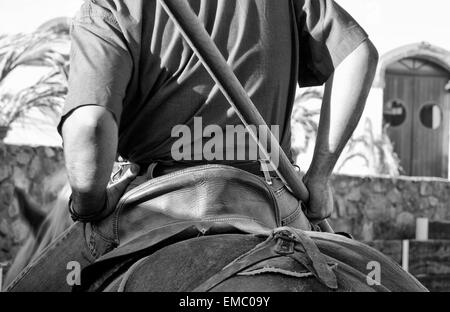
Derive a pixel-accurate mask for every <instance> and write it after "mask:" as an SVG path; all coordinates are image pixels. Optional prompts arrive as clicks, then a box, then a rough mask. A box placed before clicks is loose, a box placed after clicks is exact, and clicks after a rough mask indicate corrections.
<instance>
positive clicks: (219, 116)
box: [60, 0, 367, 163]
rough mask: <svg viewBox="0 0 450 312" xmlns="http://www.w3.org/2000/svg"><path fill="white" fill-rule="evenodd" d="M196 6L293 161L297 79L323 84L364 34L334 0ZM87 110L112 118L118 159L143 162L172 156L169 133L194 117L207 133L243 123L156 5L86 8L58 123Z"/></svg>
mask: <svg viewBox="0 0 450 312" xmlns="http://www.w3.org/2000/svg"><path fill="white" fill-rule="evenodd" d="M189 2H190V4H191V6H192V8H193V9H194V11H195V12H196V13H197V15H198V16H199V19H200V21H201V22H202V23H203V24H204V25H205V28H206V30H207V31H208V32H209V33H210V34H211V37H212V38H213V40H214V41H215V43H216V45H217V46H218V48H219V50H220V51H221V52H222V54H223V55H224V57H225V59H226V60H227V61H228V64H230V66H231V67H232V69H233V71H234V73H235V74H236V76H237V77H238V79H239V80H240V81H241V83H242V84H243V86H244V88H245V89H246V91H247V92H248V94H249V96H250V97H251V99H252V101H253V102H254V104H255V105H256V107H257V108H258V109H259V111H260V113H261V115H262V116H263V117H264V119H265V120H266V122H267V123H268V124H269V125H278V126H279V129H280V134H279V136H280V144H281V146H282V147H283V149H284V150H285V152H286V153H288V155H290V140H291V133H290V116H291V111H292V105H293V101H294V96H295V90H296V85H297V83H299V85H300V86H315V85H321V84H323V83H324V82H325V81H326V80H327V79H328V77H329V76H330V75H331V74H332V72H333V71H334V68H336V66H337V65H338V64H339V63H340V62H341V61H342V60H343V59H344V58H345V57H346V56H347V55H348V54H350V53H351V52H352V51H353V50H354V49H355V48H356V47H358V46H359V45H360V44H361V43H362V42H363V41H364V40H365V39H366V37H367V35H366V33H365V32H364V31H363V30H362V28H361V27H360V26H359V25H358V24H357V23H356V22H355V21H354V20H353V18H352V17H351V16H350V15H349V14H348V13H347V12H345V11H344V10H343V9H342V8H341V7H340V6H338V5H337V4H336V3H335V2H334V1H332V0H276V1H275V0H190V1H189ZM84 105H100V106H104V107H106V108H107V109H108V110H110V111H111V112H112V114H113V115H114V117H115V119H116V121H117V123H118V124H119V150H118V151H119V154H120V155H121V156H122V157H124V158H125V159H128V160H130V161H133V162H136V163H150V162H152V161H154V160H164V159H171V148H172V146H173V144H174V142H175V141H176V140H177V139H178V138H177V137H173V136H172V135H171V131H172V129H173V128H174V127H175V126H177V125H181V124H183V125H187V126H189V127H191V128H193V127H194V126H193V125H194V118H195V117H202V123H203V127H205V126H207V125H209V124H215V125H218V126H220V127H222V128H225V125H237V124H241V122H240V120H239V118H238V117H237V116H236V114H235V113H233V111H232V110H230V109H229V108H230V106H229V104H228V102H227V100H226V99H225V97H224V96H223V95H222V94H221V92H220V90H219V89H218V88H217V86H215V84H214V82H213V80H212V78H210V76H209V74H208V73H207V71H206V70H205V69H204V67H203V66H202V65H201V63H200V61H199V60H198V58H197V57H196V56H195V54H194V52H193V51H192V50H191V49H190V48H189V46H188V44H187V43H186V42H184V40H183V38H182V36H181V34H180V33H179V32H178V31H177V30H176V27H175V25H174V24H173V23H172V21H171V20H170V19H169V17H168V16H167V15H166V13H165V12H164V10H163V8H162V7H161V6H160V5H159V2H158V1H156V0H95V1H94V0H91V1H86V2H85V3H84V4H83V6H82V7H81V9H80V11H79V12H78V14H77V15H76V17H75V18H74V20H73V26H72V48H71V69H70V75H69V93H68V96H67V100H66V104H65V107H64V111H63V117H62V120H61V123H60V126H61V125H62V123H63V122H64V119H65V117H67V116H68V115H70V113H71V112H73V111H74V110H75V109H76V108H77V107H80V106H84ZM192 133H193V134H194V133H195V131H192ZM197 134H198V133H197ZM198 140H202V141H204V138H202V137H201V136H200V137H199V136H198V135H197V137H195V135H193V138H192V144H195V141H198ZM227 148H231V147H229V146H225V149H227ZM194 150H195V149H192V153H194ZM193 159H196V157H194V156H193Z"/></svg>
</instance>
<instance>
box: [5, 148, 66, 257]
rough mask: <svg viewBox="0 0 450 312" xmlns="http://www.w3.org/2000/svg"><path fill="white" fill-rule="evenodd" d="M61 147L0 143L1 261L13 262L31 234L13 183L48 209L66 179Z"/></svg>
mask: <svg viewBox="0 0 450 312" xmlns="http://www.w3.org/2000/svg"><path fill="white" fill-rule="evenodd" d="M63 167H64V164H63V155H62V151H61V149H58V148H51V147H35V148H32V147H27V146H15V145H4V144H2V143H1V142H0V262H5V261H10V260H11V259H12V258H13V257H14V255H15V253H16V251H17V249H18V248H19V247H20V246H21V243H23V241H24V240H25V238H26V237H27V235H28V226H27V225H26V224H25V223H24V222H23V221H22V219H21V218H20V213H19V208H18V205H17V201H16V200H15V196H14V186H15V185H16V186H18V187H21V188H23V189H25V190H27V191H28V194H30V196H31V197H32V198H33V199H34V200H35V201H36V202H37V203H39V204H42V208H43V209H45V203H49V202H51V201H53V200H54V199H55V198H56V193H57V192H58V189H59V187H61V183H62V180H63V179H64V175H65V174H64V171H63V170H62V169H63Z"/></svg>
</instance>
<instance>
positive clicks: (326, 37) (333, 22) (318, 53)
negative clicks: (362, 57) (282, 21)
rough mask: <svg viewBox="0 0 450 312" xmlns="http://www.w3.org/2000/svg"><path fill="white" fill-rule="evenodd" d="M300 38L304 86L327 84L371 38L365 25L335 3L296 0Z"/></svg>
mask: <svg viewBox="0 0 450 312" xmlns="http://www.w3.org/2000/svg"><path fill="white" fill-rule="evenodd" d="M294 10H295V16H296V23H297V27H298V35H299V53H300V55H299V73H298V74H299V76H298V83H299V85H300V87H309V86H318V85H322V84H323V83H325V82H326V81H327V80H328V78H329V77H330V76H331V74H332V73H333V72H334V70H335V68H336V67H337V66H338V65H339V64H340V63H341V62H342V61H343V60H344V59H345V58H346V57H347V56H348V55H349V54H350V53H351V52H353V51H354V50H355V49H356V48H357V47H358V46H359V45H360V44H361V43H362V42H363V41H365V40H366V39H367V37H368V36H367V34H366V32H365V31H364V30H363V29H362V28H361V26H360V25H359V24H358V23H357V22H356V21H355V20H354V19H353V17H352V16H350V14H348V13H347V12H346V11H345V10H344V9H343V8H342V7H340V6H339V5H338V4H337V3H336V2H334V1H333V0H294Z"/></svg>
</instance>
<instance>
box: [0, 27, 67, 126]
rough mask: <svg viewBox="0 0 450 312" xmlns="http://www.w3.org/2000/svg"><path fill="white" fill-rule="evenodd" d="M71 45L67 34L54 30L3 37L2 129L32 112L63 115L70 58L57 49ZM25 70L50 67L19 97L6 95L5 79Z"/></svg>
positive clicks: (0, 70) (0, 52)
mask: <svg viewBox="0 0 450 312" xmlns="http://www.w3.org/2000/svg"><path fill="white" fill-rule="evenodd" d="M68 42H69V37H68V35H67V33H65V32H61V31H58V32H55V31H52V30H50V31H37V32H34V33H31V34H17V35H9V36H5V35H3V36H0V126H3V127H9V126H10V124H11V123H12V122H13V121H15V120H17V118H19V117H20V116H22V115H23V114H24V113H26V112H27V111H29V110H30V109H31V108H37V109H40V110H43V111H44V112H45V113H48V112H53V113H55V114H58V113H59V112H60V110H61V107H62V102H63V100H64V97H65V95H66V93H67V77H68V69H69V55H68V53H66V52H62V51H61V49H58V47H60V46H62V45H65V44H67V43H68ZM22 66H43V67H48V68H49V72H48V73H47V74H46V75H45V76H44V77H41V78H40V79H39V80H38V81H37V83H36V84H34V85H32V86H29V87H26V88H24V89H22V90H20V91H19V92H17V93H16V94H11V93H10V92H8V91H3V88H2V87H3V85H4V82H5V78H6V77H8V75H9V74H11V73H12V72H13V71H14V70H15V69H17V68H19V67H22Z"/></svg>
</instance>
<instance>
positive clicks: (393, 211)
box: [331, 175, 450, 241]
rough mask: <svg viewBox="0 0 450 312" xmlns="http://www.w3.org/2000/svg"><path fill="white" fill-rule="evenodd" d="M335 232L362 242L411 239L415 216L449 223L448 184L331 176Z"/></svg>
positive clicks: (429, 181) (433, 181)
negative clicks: (345, 234)
mask: <svg viewBox="0 0 450 312" xmlns="http://www.w3.org/2000/svg"><path fill="white" fill-rule="evenodd" d="M333 188H334V197H335V210H334V212H333V215H332V220H331V223H332V225H333V226H334V228H335V230H339V231H344V232H348V233H351V234H352V235H353V236H354V237H355V238H356V239H359V240H364V241H372V240H384V239H412V238H414V237H415V222H416V218H418V217H427V218H429V220H431V221H433V220H436V221H437V220H450V201H449V197H450V181H449V180H445V179H438V178H419V177H398V178H391V177H358V176H344V175H339V176H334V177H333Z"/></svg>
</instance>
